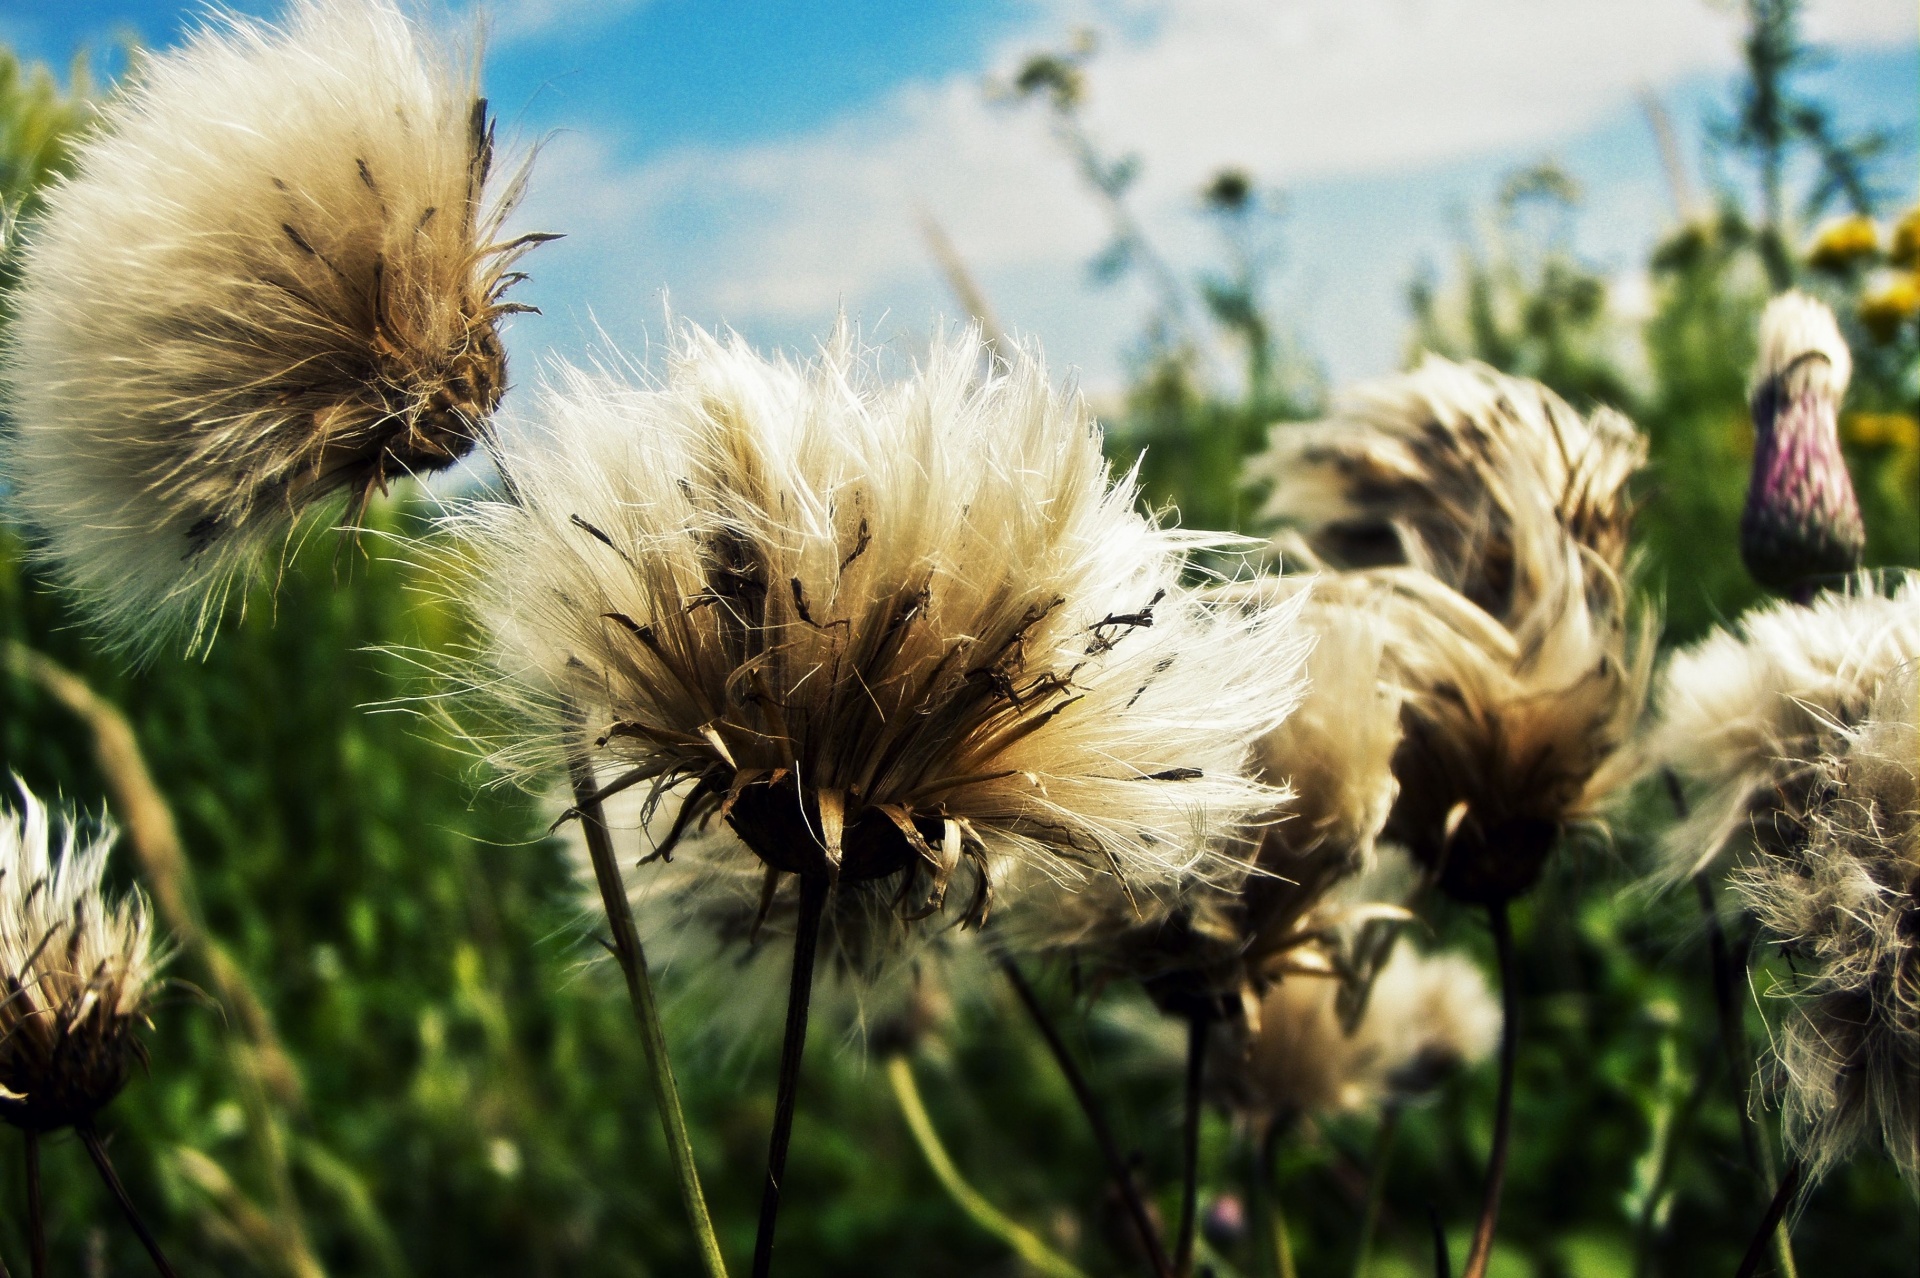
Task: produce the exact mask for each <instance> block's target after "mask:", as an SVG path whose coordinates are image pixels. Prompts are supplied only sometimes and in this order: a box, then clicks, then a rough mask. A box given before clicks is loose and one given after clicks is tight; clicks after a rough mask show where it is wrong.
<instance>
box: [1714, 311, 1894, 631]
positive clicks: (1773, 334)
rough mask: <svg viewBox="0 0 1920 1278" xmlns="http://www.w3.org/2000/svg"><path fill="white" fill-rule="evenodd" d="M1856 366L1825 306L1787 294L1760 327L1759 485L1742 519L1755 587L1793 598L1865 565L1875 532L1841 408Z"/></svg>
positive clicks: (1751, 490) (1755, 395)
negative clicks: (1845, 438) (1845, 448)
mask: <svg viewBox="0 0 1920 1278" xmlns="http://www.w3.org/2000/svg"><path fill="white" fill-rule="evenodd" d="M1852 375H1853V358H1852V356H1851V355H1850V354H1849V353H1848V351H1847V344H1846V341H1845V339H1843V338H1842V337H1841V336H1840V329H1839V326H1838V325H1837V324H1835V323H1834V319H1833V312H1832V311H1830V310H1828V309H1827V307H1826V305H1825V304H1824V303H1821V302H1818V301H1815V300H1814V299H1813V298H1811V297H1808V296H1807V295H1806V294H1804V293H1800V292H1791V293H1784V294H1782V295H1781V296H1779V297H1776V298H1774V299H1773V301H1772V302H1770V303H1768V305H1767V309H1766V313H1765V314H1764V315H1762V316H1761V317H1760V357H1759V359H1758V360H1757V361H1756V363H1755V365H1754V374H1753V390H1752V398H1751V401H1750V403H1751V407H1752V411H1753V427H1754V447H1753V476H1752V478H1751V480H1750V481H1749V482H1748V485H1747V505H1746V509H1745V510H1744V511H1742V512H1741V515H1740V558H1741V560H1742V561H1743V562H1744V563H1745V564H1746V566H1747V571H1748V572H1750V573H1752V574H1753V577H1754V580H1756V581H1758V582H1759V583H1760V584H1761V585H1763V586H1766V587H1767V588H1768V589H1770V590H1774V591H1777V592H1779V593H1781V594H1789V593H1793V592H1796V591H1800V590H1805V589H1807V588H1808V587H1809V586H1811V585H1812V584H1814V583H1815V582H1817V581H1818V580H1819V579H1820V578H1823V577H1835V576H1839V575H1841V574H1844V573H1847V572H1850V571H1852V570H1853V569H1854V568H1856V567H1858V566H1859V564H1860V555H1861V552H1862V551H1863V550H1864V549H1865V548H1866V529H1865V527H1864V526H1863V525H1862V524H1861V522H1860V503H1859V501H1858V500H1857V499H1856V498H1855V497H1854V493H1853V480H1852V479H1851V478H1850V477H1849V476H1848V474H1847V462H1846V458H1845V457H1843V456H1842V455H1841V452H1840V430H1839V416H1840V400H1841V397H1842V396H1844V395H1845V394H1846V391H1847V382H1848V380H1849V379H1850V378H1851V377H1852Z"/></svg>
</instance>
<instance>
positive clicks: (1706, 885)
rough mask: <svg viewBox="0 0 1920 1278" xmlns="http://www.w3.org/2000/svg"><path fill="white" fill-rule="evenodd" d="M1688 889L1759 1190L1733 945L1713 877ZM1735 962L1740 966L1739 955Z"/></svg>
mask: <svg viewBox="0 0 1920 1278" xmlns="http://www.w3.org/2000/svg"><path fill="white" fill-rule="evenodd" d="M1662 775H1663V779H1664V780H1665V781H1666V785H1667V797H1668V798H1669V799H1671V800H1672V801H1673V810H1674V813H1675V814H1676V815H1677V816H1679V818H1680V819H1681V820H1683V821H1684V820H1686V819H1687V816H1688V815H1689V813H1690V808H1689V806H1688V804H1687V796H1686V792H1685V791H1684V790H1682V789H1681V788H1680V778H1679V777H1678V776H1676V775H1674V772H1673V769H1671V768H1668V769H1665V770H1664V772H1663V774H1662ZM1693 891H1694V897H1695V899H1697V900H1698V901H1699V902H1700V913H1701V916H1702V917H1703V918H1704V919H1705V921H1706V925H1707V960H1708V963H1709V965H1710V966H1711V969H1712V972H1713V1009H1714V1015H1715V1018H1716V1019H1717V1020H1718V1022H1719V1029H1720V1051H1721V1054H1722V1055H1724V1056H1725V1057H1726V1061H1727V1081H1728V1085H1729V1086H1731V1087H1732V1088H1733V1095H1734V1099H1735V1100H1736V1101H1737V1102H1738V1104H1739V1110H1740V1113H1739V1124H1740V1148H1741V1151H1742V1152H1743V1153H1744V1154H1745V1155H1746V1159H1747V1166H1748V1168H1749V1169H1751V1170H1752V1172H1753V1175H1754V1178H1755V1181H1756V1182H1757V1183H1758V1184H1759V1185H1760V1186H1761V1187H1762V1192H1763V1193H1764V1192H1765V1188H1766V1187H1767V1186H1770V1185H1773V1184H1774V1183H1775V1181H1774V1177H1775V1176H1776V1174H1777V1171H1776V1168H1775V1164H1774V1161H1773V1147H1772V1146H1771V1145H1769V1144H1768V1143H1767V1138H1766V1133H1765V1132H1764V1131H1762V1130H1761V1129H1760V1125H1759V1123H1758V1122H1757V1121H1756V1120H1755V1118H1754V1116H1753V1105H1752V1098H1751V1096H1750V1095H1749V1090H1748V1088H1749V1083H1750V1081H1751V1080H1750V1078H1749V1074H1750V1071H1751V1068H1752V1067H1751V1065H1750V1064H1749V1062H1750V1061H1751V1060H1752V1055H1751V1052H1750V1050H1749V1048H1748V1045H1747V1024H1746V1018H1745V1016H1744V1015H1743V1014H1742V1010H1741V1007H1740V1001H1739V999H1738V998H1737V997H1736V995H1735V982H1734V969H1735V967H1736V963H1735V960H1734V957H1733V947H1732V946H1730V945H1729V944H1728V943H1727V931H1726V928H1725V927H1723V926H1722V925H1721V923H1720V908H1719V906H1718V904H1717V903H1716V902H1715V900H1714V894H1713V880H1712V879H1710V878H1709V877H1708V876H1707V873H1706V871H1704V870H1702V871H1700V872H1699V873H1697V874H1695V875H1694V876H1693ZM1737 966H1739V967H1741V968H1744V967H1745V966H1746V962H1745V958H1744V956H1743V957H1742V958H1741V960H1740V961H1739V963H1738V964H1737ZM1774 1250H1775V1252H1776V1255H1777V1258H1778V1260H1779V1264H1780V1274H1781V1278H1799V1272H1800V1271H1799V1269H1798V1267H1797V1266H1795V1264H1794V1262H1793V1242H1792V1240H1791V1239H1789V1238H1788V1237H1787V1231H1786V1230H1784V1229H1782V1230H1780V1231H1779V1233H1778V1234H1777V1235H1776V1237H1775V1240H1774Z"/></svg>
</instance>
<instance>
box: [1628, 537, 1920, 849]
mask: <svg viewBox="0 0 1920 1278" xmlns="http://www.w3.org/2000/svg"><path fill="white" fill-rule="evenodd" d="M1916 660H1920V574H1914V573H1905V574H1901V575H1900V576H1899V577H1898V578H1897V579H1896V584H1895V585H1894V587H1893V591H1892V593H1891V595H1884V594H1881V593H1879V592H1878V591H1877V590H1876V589H1875V586H1874V582H1873V580H1872V579H1871V578H1869V577H1865V576H1862V577H1859V578H1856V579H1855V580H1853V581H1852V582H1851V583H1849V584H1848V586H1847V588H1846V589H1844V590H1837V591H1826V592H1823V593H1821V594H1819V595H1817V596H1815V597H1814V599H1813V600H1812V601H1811V602H1810V603H1809V604H1807V605H1805V606H1801V605H1797V604H1791V603H1775V604H1771V605H1765V606H1762V607H1758V608H1754V609H1752V610H1750V611H1748V612H1747V613H1746V614H1744V615H1743V616H1741V617H1740V618H1739V619H1738V620H1737V621H1736V622H1735V623H1734V624H1733V625H1732V626H1730V627H1726V628H1723V629H1718V630H1715V631H1714V632H1713V633H1712V634H1711V635H1709V636H1707V638H1705V639H1703V640H1701V641H1700V642H1699V643H1697V644H1695V645H1693V646H1692V647H1690V648H1687V649H1684V650H1682V651H1680V652H1678V653H1676V654H1674V656H1673V658H1672V659H1671V660H1670V661H1669V662H1668V663H1667V668H1666V670H1665V672H1664V673H1663V674H1662V676H1661V680H1660V690H1659V695H1658V698H1657V709H1658V713H1657V717H1656V719H1655V721H1654V724H1653V726H1652V727H1651V728H1650V729H1649V732H1648V740H1647V744H1646V747H1645V755H1646V758H1647V760H1648V762H1649V764H1650V765H1651V766H1653V767H1656V768H1670V769H1672V770H1673V772H1674V773H1675V774H1676V775H1677V776H1678V777H1679V778H1680V779H1681V781H1682V782H1683V783H1684V784H1685V787H1686V792H1687V794H1688V796H1689V799H1690V802H1691V815H1690V816H1689V817H1688V819H1687V820H1685V821H1683V822H1681V823H1680V824H1678V825H1676V826H1675V827H1673V828H1672V829H1671V830H1670V831H1669V832H1668V833H1667V834H1666V835H1665V836H1664V837H1663V838H1662V841H1661V853H1662V858H1661V859H1662V863H1663V873H1664V874H1665V875H1667V876H1668V877H1669V878H1671V879H1678V878H1681V877H1683V876H1684V875H1687V874H1690V873H1693V872H1694V871H1696V870H1699V869H1702V868H1704V867H1705V866H1706V865H1707V864H1708V863H1710V862H1711V861H1713V860H1714V858H1716V857H1718V856H1719V855H1721V854H1722V853H1723V852H1725V851H1727V850H1729V849H1735V850H1739V849H1742V848H1745V847H1747V846H1750V845H1753V846H1758V847H1759V848H1761V849H1763V850H1767V851H1783V850H1790V849H1791V848H1792V847H1794V846H1796V845H1798V844H1799V843H1800V842H1801V841H1802V840H1803V838H1804V836H1805V831H1804V830H1803V828H1802V827H1801V823H1800V820H1799V814H1800V812H1801V810H1802V809H1803V808H1804V806H1805V798H1806V794H1807V792H1808V788H1809V787H1810V786H1811V785H1812V784H1813V783H1814V779H1815V777H1816V776H1817V773H1818V768H1819V763H1820V760H1821V759H1822V758H1823V757H1824V756H1825V755H1826V754H1828V753H1829V752H1830V751H1832V750H1833V749H1835V748H1836V746H1837V745H1838V743H1839V742H1840V740H1841V737H1842V734H1843V733H1844V731H1845V730H1846V729H1847V728H1849V727H1851V726H1853V725H1856V724H1858V723H1859V722H1860V720H1861V718H1862V717H1863V716H1864V715H1865V714H1866V711H1867V708H1868V706H1869V705H1870V704H1871V703H1872V701H1873V698H1874V696H1875V695H1876V693H1877V692H1878V690H1879V688H1880V687H1881V685H1882V684H1883V683H1884V682H1885V681H1886V680H1887V679H1888V678H1889V677H1891V675H1892V672H1894V671H1895V670H1897V669H1900V668H1901V667H1903V666H1909V665H1910V663H1912V662H1914V661H1916Z"/></svg>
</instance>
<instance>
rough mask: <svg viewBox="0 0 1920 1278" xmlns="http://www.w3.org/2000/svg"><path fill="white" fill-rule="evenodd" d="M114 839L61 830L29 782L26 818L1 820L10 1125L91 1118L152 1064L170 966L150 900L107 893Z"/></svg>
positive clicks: (0, 982) (1, 1028)
mask: <svg viewBox="0 0 1920 1278" xmlns="http://www.w3.org/2000/svg"><path fill="white" fill-rule="evenodd" d="M56 842H57V843H58V844H59V846H58V848H57V849H56V847H55V843H56ZM112 842H113V834H112V831H111V830H107V831H103V832H101V833H100V834H99V835H97V836H95V837H93V838H90V839H84V840H83V839H82V838H81V836H80V835H79V834H78V833H77V832H76V831H75V830H74V828H73V827H72V826H71V825H68V826H66V827H65V828H64V829H62V830H60V831H59V832H58V833H57V835H56V832H55V831H54V829H53V823H52V821H51V820H50V819H49V817H48V813H47V809H46V807H45V806H44V805H43V804H41V803H40V801H39V800H38V799H36V798H34V796H33V795H32V794H30V793H28V792H27V791H26V790H25V788H24V787H23V788H22V789H21V791H20V804H19V811H18V812H17V813H0V989H3V990H4V992H5V999H4V1002H0V1118H4V1119H5V1120H6V1121H7V1122H9V1123H11V1124H12V1125H14V1126H15V1127H20V1128H24V1129H26V1130H28V1131H54V1130H58V1129H60V1128H63V1127H69V1126H72V1125H73V1124H75V1123H81V1122H85V1121H86V1120H88V1119H89V1118H91V1117H92V1116H93V1115H94V1114H96V1113H98V1112H99V1111H100V1110H101V1109H102V1108H104V1107H105V1106H106V1105H107V1104H108V1102H110V1101H112V1100H113V1098H114V1097H115V1096H116V1095H118V1094H119V1092H120V1089H121V1088H122V1087H123V1086H124V1085H125V1084H126V1080H127V1074H128V1071H129V1070H131V1069H132V1068H133V1066H134V1065H135V1064H137V1063H142V1062H144V1060H145V1051H144V1049H143V1048H142V1046H141V1044H140V1040H139V1037H138V1033H137V1031H138V1029H139V1026H140V1025H141V1024H142V1023H143V1022H144V1021H145V1019H146V1008H147V1002H148V999H149V996H150V993H151V990H152V987H153V983H154V979H155V971H156V969H157V967H158V964H159V960H158V958H157V957H156V955H155V953H154V946H153V940H152V930H153V929H152V921H151V918H150V916H149V913H148V909H147V903H146V900H145V898H143V897H142V896H141V895H140V894H139V893H138V892H131V893H129V894H128V895H126V896H124V897H122V898H120V899H119V900H109V899H108V897H107V896H106V894H105V892H104V891H103V889H102V886H101V881H102V878H103V876H104V875H105V873H106V865H107V853H108V850H109V849H110V847H111V846H112Z"/></svg>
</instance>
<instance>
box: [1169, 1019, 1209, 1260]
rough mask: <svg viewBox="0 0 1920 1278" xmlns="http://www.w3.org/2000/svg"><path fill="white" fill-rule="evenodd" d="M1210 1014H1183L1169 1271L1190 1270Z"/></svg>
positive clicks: (1196, 1214) (1197, 1211)
mask: <svg viewBox="0 0 1920 1278" xmlns="http://www.w3.org/2000/svg"><path fill="white" fill-rule="evenodd" d="M1212 1020H1213V1018H1212V1017H1210V1016H1208V1015H1207V1014H1206V1013H1205V1012H1192V1013H1189V1014H1188V1016H1187V1104H1186V1113H1185V1115H1184V1116H1183V1122H1182V1124H1181V1128H1180V1231H1179V1233H1177V1234H1176V1235H1175V1236H1174V1237H1175V1241H1174V1245H1173V1271H1174V1273H1176V1274H1177V1275H1179V1278H1186V1276H1187V1275H1188V1274H1190V1273H1192V1272H1193V1235H1194V1229H1195V1227H1196V1226H1197V1225H1198V1223H1199V1214H1200V1085H1201V1083H1202V1082H1203V1081H1204V1076H1205V1074H1206V1068H1207V1037H1208V1029H1209V1027H1210V1025H1211V1024H1212Z"/></svg>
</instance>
